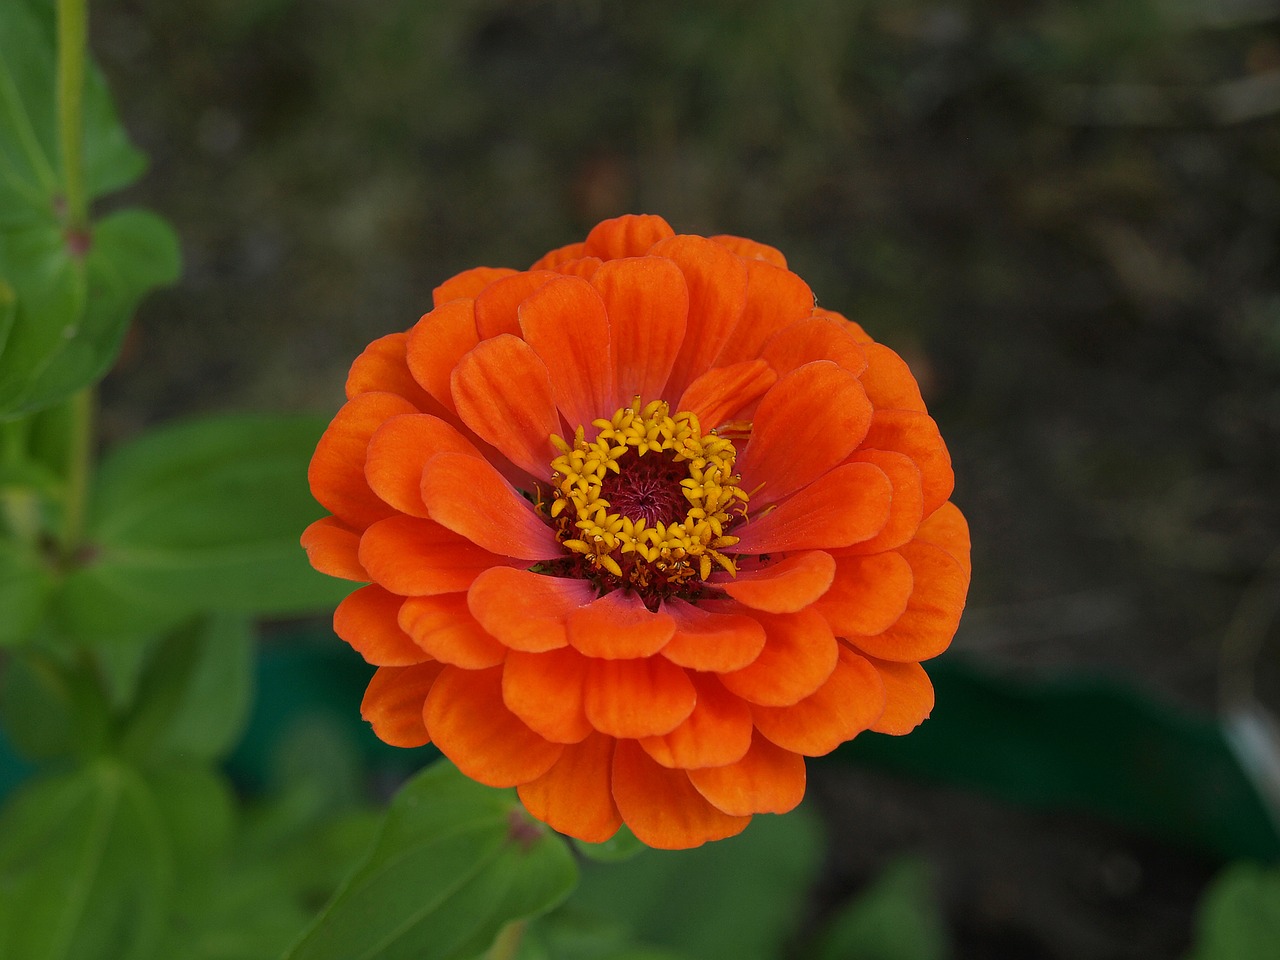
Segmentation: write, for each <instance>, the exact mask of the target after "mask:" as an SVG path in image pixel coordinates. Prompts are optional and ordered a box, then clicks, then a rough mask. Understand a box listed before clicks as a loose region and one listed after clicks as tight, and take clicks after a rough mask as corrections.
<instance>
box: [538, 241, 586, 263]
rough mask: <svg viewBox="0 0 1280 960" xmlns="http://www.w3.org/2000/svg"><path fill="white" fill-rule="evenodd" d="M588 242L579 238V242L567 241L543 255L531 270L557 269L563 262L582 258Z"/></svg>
mask: <svg viewBox="0 0 1280 960" xmlns="http://www.w3.org/2000/svg"><path fill="white" fill-rule="evenodd" d="M585 246H586V244H585V243H583V242H582V241H581V240H579V241H578V242H577V243H567V244H565V245H564V246H563V247H557V248H556V249H554V250H552V251H551V252H550V253H547V254H544V255H543V257H542V258H541V259H540V260H539V261H538V262H537V263H535V264H534V265H533V266H531V267H530V268H529V269H530V270H556V269H558V268H559V267H560V265H561V264H563V263H567V262H568V261H570V260H580V259H581V258H582V248H583V247H585Z"/></svg>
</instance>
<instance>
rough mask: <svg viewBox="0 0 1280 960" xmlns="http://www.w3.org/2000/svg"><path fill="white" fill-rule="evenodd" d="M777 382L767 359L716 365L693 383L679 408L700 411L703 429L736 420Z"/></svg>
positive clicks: (681, 399) (681, 398) (682, 398)
mask: <svg viewBox="0 0 1280 960" xmlns="http://www.w3.org/2000/svg"><path fill="white" fill-rule="evenodd" d="M777 382H778V377H777V374H775V373H774V372H773V371H772V370H770V369H769V365H768V364H767V363H765V362H764V361H763V360H745V361H743V362H742V363H735V364H733V365H732V366H728V367H714V368H712V369H711V370H708V371H707V372H706V373H704V374H702V375H701V376H700V377H698V378H697V379H696V380H694V381H693V383H691V384H689V387H688V389H687V390H685V392H684V394H683V396H681V397H680V403H679V404H678V405H677V407H676V409H677V410H681V411H683V410H688V411H690V412H691V413H696V414H697V415H698V422H699V423H701V424H702V429H703V430H710V429H711V428H712V427H716V426H719V425H720V424H722V423H724V422H726V421H728V420H732V419H733V418H734V417H735V416H736V415H737V414H738V413H739V411H741V410H743V409H744V408H746V407H747V406H749V405H750V404H753V403H755V402H756V401H757V400H759V399H760V398H761V397H763V396H764V395H765V392H766V391H768V389H769V388H770V387H772V386H773V385H774V384H775V383H777Z"/></svg>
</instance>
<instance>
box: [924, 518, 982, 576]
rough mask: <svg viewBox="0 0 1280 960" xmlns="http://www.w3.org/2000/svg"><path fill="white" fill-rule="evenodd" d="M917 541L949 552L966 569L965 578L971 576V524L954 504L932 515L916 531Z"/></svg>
mask: <svg viewBox="0 0 1280 960" xmlns="http://www.w3.org/2000/svg"><path fill="white" fill-rule="evenodd" d="M916 539H917V540H919V541H920V542H922V543H931V544H933V545H934V546H935V547H941V548H942V549H943V550H945V551H947V553H949V554H951V556H953V557H955V558H956V561H957V562H958V563H959V564H960V566H961V567H962V568H963V569H964V573H965V576H966V577H967V576H968V575H969V573H970V571H971V569H972V567H971V564H970V560H969V551H970V547H969V523H968V521H966V520H965V518H964V514H962V513H961V512H960V509H959V507H957V506H956V505H955V504H954V503H944V504H943V505H942V506H940V507H939V508H938V509H937V510H935V511H934V512H933V513H932V514H930V515H929V516H928V517H927V518H926V519H925V520H924V522H923V523H921V524H920V529H919V530H917V531H916Z"/></svg>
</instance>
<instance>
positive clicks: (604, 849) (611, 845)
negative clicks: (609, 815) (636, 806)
mask: <svg viewBox="0 0 1280 960" xmlns="http://www.w3.org/2000/svg"><path fill="white" fill-rule="evenodd" d="M573 845H574V847H576V848H577V850H578V852H579V853H581V854H582V855H583V856H584V857H586V858H587V859H589V860H595V861H597V862H599V863H622V862H623V861H625V860H630V859H631V858H632V857H634V856H635V855H636V854H638V853H640V852H641V851H642V850H646V849H648V848H647V847H645V845H644V844H643V843H641V842H640V841H639V840H638V839H636V835H635V834H634V833H632V832H631V831H630V830H629V829H628V828H627V825H626V824H625V823H624V824H623V825H622V826H621V827H619V828H618V832H617V833H615V834H614V835H613V836H612V837H610V838H609V839H608V840H606V841H604V843H586V842H584V841H582V840H574V841H573Z"/></svg>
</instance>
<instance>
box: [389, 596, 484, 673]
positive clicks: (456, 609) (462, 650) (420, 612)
mask: <svg viewBox="0 0 1280 960" xmlns="http://www.w3.org/2000/svg"><path fill="white" fill-rule="evenodd" d="M398 622H399V625H400V629H401V630H402V631H403V632H405V633H406V634H408V635H409V637H411V638H412V640H413V642H414V643H415V644H416V645H417V646H418V647H419V648H420V649H422V650H425V651H426V652H427V653H428V654H429V655H430V656H431V658H432V659H433V660H439V661H440V662H441V663H451V664H453V665H454V666H457V667H465V668H466V669H468V670H483V669H485V668H487V667H496V666H497V665H498V664H500V663H502V661H503V660H504V659H506V656H507V648H506V647H504V646H503V645H502V644H500V643H499V642H498V641H497V640H495V639H494V638H493V637H491V636H490V635H489V634H488V633H487V632H485V630H484V629H483V628H482V627H481V626H480V624H479V623H477V622H476V620H475V618H474V617H472V616H471V611H470V610H469V609H468V607H467V595H466V594H465V593H442V594H439V595H437V596H434V597H409V598H408V599H407V600H405V601H404V602H403V603H402V604H401V606H400V610H399V615H398Z"/></svg>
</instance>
